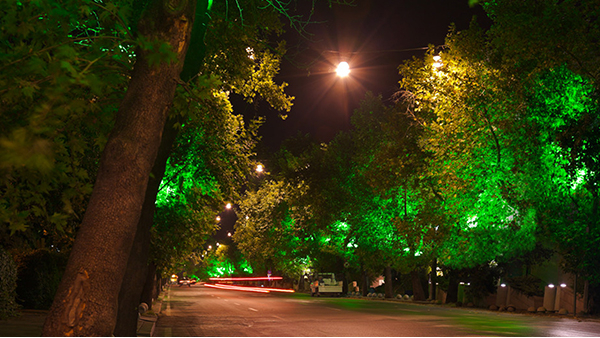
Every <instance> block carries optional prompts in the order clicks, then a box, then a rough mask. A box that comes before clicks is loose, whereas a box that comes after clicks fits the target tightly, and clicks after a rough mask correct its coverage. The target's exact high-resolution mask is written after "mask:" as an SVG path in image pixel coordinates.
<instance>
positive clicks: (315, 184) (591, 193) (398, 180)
mask: <svg viewBox="0 0 600 338" xmlns="http://www.w3.org/2000/svg"><path fill="white" fill-rule="evenodd" d="M482 6H483V7H484V8H485V10H486V12H487V13H488V15H489V17H490V18H491V19H492V21H493V25H492V27H491V29H490V30H488V31H484V30H483V29H481V28H479V27H478V26H477V24H476V23H475V22H473V24H472V25H471V27H470V28H469V29H468V30H465V31H460V32H457V31H455V30H454V29H453V28H451V31H450V33H449V35H448V37H447V40H446V44H445V45H444V46H443V48H442V49H441V50H436V49H434V48H433V47H432V48H431V49H430V50H429V52H428V53H427V54H426V55H425V57H424V58H422V59H417V58H415V59H413V60H410V61H407V62H405V63H404V64H403V65H401V66H400V68H399V70H400V74H401V77H402V80H401V81H400V91H399V93H398V95H397V97H396V98H395V99H396V100H395V102H394V103H393V104H392V105H388V104H385V103H384V101H383V100H382V98H381V97H376V96H373V95H371V94H367V96H366V98H365V99H364V101H363V102H362V104H361V106H360V107H359V108H358V109H357V110H356V111H355V112H354V115H353V117H352V125H353V129H352V130H351V131H350V132H346V133H340V134H339V135H338V136H337V137H336V138H335V139H334V140H333V141H331V142H330V143H329V144H320V145H319V144H317V143H315V142H311V141H310V140H308V139H307V138H306V137H303V136H299V137H297V138H295V139H292V140H290V141H289V142H288V143H287V144H284V146H283V147H282V149H281V150H280V152H279V153H278V154H277V155H276V156H275V157H274V158H273V159H272V160H271V162H270V165H271V167H272V168H271V170H272V172H273V174H272V175H271V176H270V177H269V178H268V179H266V180H265V182H264V184H263V185H262V186H261V187H260V188H258V189H257V190H255V191H250V192H248V193H247V194H246V196H245V197H244V199H243V201H242V203H241V204H240V208H241V217H240V218H239V220H238V223H237V224H236V233H235V235H234V240H235V241H236V242H237V243H238V246H239V247H240V249H241V250H242V252H243V253H244V254H245V255H246V257H248V259H250V260H253V261H256V262H259V263H260V264H265V265H267V266H271V267H273V268H276V269H278V270H281V271H283V272H285V273H289V274H295V275H297V274H298V273H301V271H300V270H299V267H300V266H301V265H302V264H303V263H306V261H307V260H310V262H311V264H312V266H313V267H314V268H316V269H319V270H334V271H344V272H345V274H346V275H347V276H359V275H360V274H362V275H365V274H368V273H369V272H370V273H371V274H377V275H378V274H380V273H381V272H382V271H386V274H385V275H386V279H389V278H390V277H391V273H390V270H391V269H392V268H394V269H396V270H397V271H401V272H403V273H406V274H409V273H410V274H412V276H413V277H414V278H413V291H414V292H415V296H416V297H423V294H422V292H421V290H420V283H419V281H418V278H417V277H418V271H419V270H422V269H424V267H429V268H428V269H432V270H433V271H435V269H436V266H437V265H440V266H441V267H443V269H445V270H446V271H455V272H457V271H458V270H459V269H468V268H477V267H490V266H494V267H496V266H498V265H499V266H500V267H502V266H503V264H504V265H505V264H507V263H509V262H511V261H514V260H516V259H521V260H523V259H525V257H529V258H531V257H536V256H537V257H543V256H544V255H543V254H542V253H544V252H545V251H544V250H545V249H550V250H555V251H556V252H558V253H559V254H560V256H561V257H562V261H563V268H564V270H565V271H567V272H572V273H574V274H576V275H578V276H580V277H583V278H584V280H585V291H584V293H585V295H584V296H585V298H586V299H587V292H588V290H589V289H588V288H589V286H590V285H591V286H592V287H593V290H594V292H595V295H596V296H597V295H598V292H597V291H598V287H600V276H599V275H598V271H597V266H598V263H599V262H600V255H598V253H597V250H595V249H594V248H595V247H597V245H598V244H599V241H600V233H599V231H600V228H599V226H598V216H599V215H598V206H599V203H600V200H598V192H599V191H598V183H599V182H598V173H600V168H598V163H600V161H599V160H600V159H599V157H598V156H599V155H598V153H599V150H600V149H599V148H598V146H599V143H598V142H599V136H598V135H600V130H598V128H599V127H600V123H599V119H598V117H599V115H598V113H599V108H600V107H599V97H598V93H599V92H600V91H599V87H598V74H599V71H600V60H599V59H598V54H597V48H596V46H597V41H598V38H600V27H599V26H598V23H597V20H596V19H595V18H596V17H597V15H598V14H600V5H598V3H597V2H594V1H543V2H538V1H525V2H523V1H512V0H504V1H495V2H489V3H488V2H486V3H485V4H482ZM434 56H439V57H441V60H437V57H436V60H434ZM529 258H528V259H529ZM531 259H533V258H531ZM435 275H436V274H435V273H434V274H432V278H435ZM354 278H356V277H354ZM455 282H456V281H455ZM386 284H391V283H386ZM386 291H387V293H388V296H389V295H390V293H391V289H389V290H386Z"/></svg>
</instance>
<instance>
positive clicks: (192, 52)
mask: <svg viewBox="0 0 600 338" xmlns="http://www.w3.org/2000/svg"><path fill="white" fill-rule="evenodd" d="M207 7H208V0H198V2H197V8H196V15H195V19H194V24H193V29H192V33H191V37H190V44H189V48H188V52H187V53H186V57H185V61H184V65H183V69H182V71H181V74H180V78H181V80H182V81H183V82H188V81H190V80H191V79H192V78H193V77H194V76H196V75H197V74H198V72H199V69H200V65H201V64H202V60H203V59H204V55H205V52H206V46H205V45H204V35H205V33H206V24H207V21H208V16H207V15H206V12H207V10H208V9H207ZM183 120H184V119H183V117H182V115H181V114H176V115H175V117H174V118H172V119H170V120H169V121H168V122H167V123H166V124H165V126H164V130H163V136H162V139H161V142H160V146H159V149H158V154H157V157H156V160H155V162H154V166H153V168H152V175H151V177H150V179H149V180H148V186H147V189H146V195H145V198H144V204H143V207H142V215H141V217H140V221H139V222H138V226H137V231H136V235H135V239H134V243H133V247H132V249H131V253H130V255H129V260H128V263H127V270H126V273H125V276H124V278H123V284H122V285H121V291H120V292H119V312H118V318H117V325H116V327H115V332H114V335H115V336H128V337H130V336H135V335H136V330H137V317H138V311H137V307H138V305H139V304H140V303H141V302H142V300H141V297H142V291H143V289H144V284H143V283H141V282H140V281H147V278H146V274H147V272H148V258H149V256H150V244H151V236H150V229H151V228H152V222H153V219H154V212H155V210H156V196H157V194H158V189H159V188H160V183H161V181H162V179H163V177H164V174H165V169H166V167H167V161H168V159H169V156H170V155H171V149H172V148H173V144H174V143H175V140H176V139H177V135H179V129H177V128H176V127H175V124H179V125H181V124H182V123H183ZM155 270H156V267H154V271H155ZM148 306H149V308H152V304H148Z"/></svg>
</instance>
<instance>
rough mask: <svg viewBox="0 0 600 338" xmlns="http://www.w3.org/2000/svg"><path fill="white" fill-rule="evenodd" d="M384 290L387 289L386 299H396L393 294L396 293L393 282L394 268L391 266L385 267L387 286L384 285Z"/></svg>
mask: <svg viewBox="0 0 600 338" xmlns="http://www.w3.org/2000/svg"><path fill="white" fill-rule="evenodd" d="M384 289H385V298H392V297H394V295H393V293H394V285H393V282H392V267H391V266H389V265H388V266H386V267H385V284H384Z"/></svg>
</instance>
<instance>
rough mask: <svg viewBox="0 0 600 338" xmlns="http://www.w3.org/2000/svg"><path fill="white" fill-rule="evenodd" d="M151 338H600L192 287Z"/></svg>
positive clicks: (475, 318) (487, 318)
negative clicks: (437, 337) (480, 337)
mask: <svg viewBox="0 0 600 338" xmlns="http://www.w3.org/2000/svg"><path fill="white" fill-rule="evenodd" d="M154 335H155V336H213V337H214V336H220V337H227V336H235V337H243V336H277V337H282V336H295V337H302V336H319V337H321V336H352V337H366V336H378V337H382V336H413V337H415V336H416V337H419V336H444V337H456V336H459V337H466V336H521V337H523V336H527V337H530V336H552V337H560V336H578V337H585V336H596V337H597V336H600V322H598V321H593V320H589V321H582V322H579V321H578V320H576V319H573V318H560V317H550V316H535V315H533V316H532V315H524V314H512V313H498V312H491V311H486V310H474V309H457V308H450V307H443V306H435V305H423V304H411V303H402V302H395V301H383V300H372V299H349V298H312V297H310V296H308V295H305V294H276V293H270V294H258V293H249V292H242V291H226V290H218V289H212V288H207V287H203V286H200V285H194V286H192V287H190V288H187V287H183V288H179V287H174V288H171V289H170V290H169V291H167V294H166V295H165V298H164V301H163V306H162V313H161V316H160V318H159V320H158V322H157V326H156V329H155V332H154Z"/></svg>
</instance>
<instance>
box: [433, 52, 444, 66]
mask: <svg viewBox="0 0 600 338" xmlns="http://www.w3.org/2000/svg"><path fill="white" fill-rule="evenodd" d="M433 61H435V62H434V63H433V67H435V68H440V67H442V66H443V65H444V64H443V63H442V57H441V56H439V55H436V56H434V57H433Z"/></svg>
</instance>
